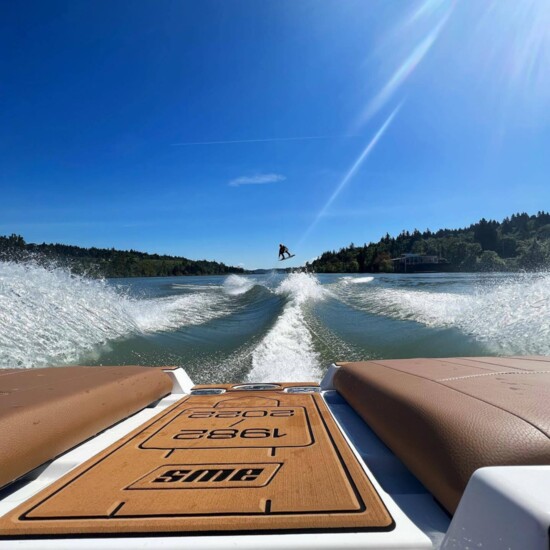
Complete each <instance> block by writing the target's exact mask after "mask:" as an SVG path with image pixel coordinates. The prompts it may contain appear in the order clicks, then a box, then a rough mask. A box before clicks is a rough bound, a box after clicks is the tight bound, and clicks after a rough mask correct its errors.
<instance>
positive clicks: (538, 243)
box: [306, 212, 550, 273]
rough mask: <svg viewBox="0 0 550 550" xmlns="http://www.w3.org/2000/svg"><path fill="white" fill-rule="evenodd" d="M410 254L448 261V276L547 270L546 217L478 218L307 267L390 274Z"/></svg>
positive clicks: (549, 230) (549, 240) (330, 255)
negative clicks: (464, 224) (400, 258)
mask: <svg viewBox="0 0 550 550" xmlns="http://www.w3.org/2000/svg"><path fill="white" fill-rule="evenodd" d="M407 252H412V253H418V254H430V255H436V256H439V257H442V258H445V259H447V260H448V261H449V262H450V265H449V269H448V270H450V271H520V270H525V271H538V270H543V269H547V268H548V267H550V214H549V213H547V212H539V213H538V214H537V215H536V216H529V215H528V214H525V213H522V214H514V215H513V216H511V217H509V218H506V219H504V220H503V221H502V222H497V221H494V220H486V219H482V220H480V221H479V222H478V223H475V224H472V225H470V227H466V228H464V229H440V230H439V231H435V232H432V231H430V230H429V229H427V230H426V231H424V232H420V231H418V230H417V229H415V230H414V231H413V232H412V233H410V232H409V231H402V232H401V233H400V234H399V235H398V236H397V237H391V236H390V235H388V234H386V236H385V237H383V238H382V239H380V240H379V241H378V242H377V243H369V244H364V245H363V246H355V245H354V244H353V243H352V244H350V245H349V246H348V247H346V248H342V249H341V250H339V251H337V252H336V251H332V252H325V253H324V254H322V255H321V256H320V257H319V258H317V259H316V260H315V261H313V262H311V263H308V264H306V267H307V268H308V269H309V270H310V271H314V272H317V273H376V272H391V271H393V263H392V262H391V259H392V258H396V257H398V256H400V255H401V254H404V253H407Z"/></svg>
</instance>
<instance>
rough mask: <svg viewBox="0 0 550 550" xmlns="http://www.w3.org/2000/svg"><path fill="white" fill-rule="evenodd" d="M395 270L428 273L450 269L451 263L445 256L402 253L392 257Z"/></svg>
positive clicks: (398, 271) (397, 271)
mask: <svg viewBox="0 0 550 550" xmlns="http://www.w3.org/2000/svg"><path fill="white" fill-rule="evenodd" d="M392 264H393V270H394V272H396V273H428V272H438V271H449V268H450V267H451V264H450V263H449V261H448V260H446V259H445V258H441V257H440V256H432V255H427V254H413V253H407V254H401V256H399V258H392Z"/></svg>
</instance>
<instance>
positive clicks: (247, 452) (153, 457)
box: [0, 384, 394, 539]
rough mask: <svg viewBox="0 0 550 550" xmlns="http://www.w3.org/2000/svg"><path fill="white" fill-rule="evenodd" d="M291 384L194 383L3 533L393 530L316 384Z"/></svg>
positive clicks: (12, 519) (25, 509)
mask: <svg viewBox="0 0 550 550" xmlns="http://www.w3.org/2000/svg"><path fill="white" fill-rule="evenodd" d="M296 386H297V385H296V384H280V385H279V384H278V385H273V386H272V387H270V386H269V385H268V386H267V388H269V389H261V388H262V385H256V386H254V385H252V387H251V385H243V386H238V385H237V386H230V385H218V386H215V388H217V389H216V390H214V389H213V388H214V387H213V386H196V387H195V390H194V392H192V394H191V395H188V396H185V397H183V398H182V399H180V400H179V401H177V402H176V403H175V404H174V405H172V406H171V407H169V408H168V409H166V410H164V411H163V412H162V413H160V414H158V415H157V416H156V417H154V418H153V419H152V420H150V421H148V422H146V423H145V424H143V425H142V426H140V427H139V428H137V429H135V430H134V431H133V432H131V433H129V434H128V435H127V436H125V437H123V438H122V439H121V440H119V441H118V442H116V443H115V444H113V445H111V446H110V447H108V448H106V449H105V450H104V451H102V452H100V453H99V454H97V455H96V456H94V457H93V458H91V459H90V460H88V461H86V462H85V463H83V464H82V465H80V466H78V467H77V468H75V469H74V470H72V471H71V472H69V473H68V474H66V475H65V476H64V477H62V478H60V479H59V480H57V481H56V482H54V483H53V484H52V485H50V486H49V487H47V488H46V489H44V490H42V491H41V492H39V493H37V494H36V495H34V496H33V497H31V498H30V499H28V500H27V501H25V502H24V503H23V504H21V505H19V506H18V507H16V508H14V509H13V510H12V511H11V512H9V513H8V514H7V515H5V516H4V517H2V518H0V538H2V539H7V538H8V539H10V538H22V539H30V538H60V537H61V538H76V537H85V538H90V537H112V536H119V537H120V536H122V537H125V536H126V537H127V536H147V535H150V536H161V535H167V536H174V535H199V534H208V535H215V534H226V535H227V534H249V533H250V534H252V533H253V534H259V533H304V532H311V531H315V532H321V531H333V532H334V531H343V532H345V531H353V532H360V531H387V530H391V529H392V528H393V527H394V521H393V519H392V516H391V515H390V513H389V512H388V510H387V509H386V507H385V505H384V503H383V502H382V499H381V498H380V496H379V495H378V493H377V491H376V490H375V488H374V487H373V485H372V483H371V481H370V480H369V478H368V477H367V475H366V473H365V471H364V470H363V468H362V466H361V465H360V463H359V461H358V459H357V458H356V456H355V454H354V452H353V451H352V450H351V449H350V447H349V445H348V443H347V441H346V439H345V438H344V436H343V435H342V433H341V432H340V429H339V428H338V426H337V424H336V423H335V421H334V419H333V417H332V414H331V413H330V411H329V409H328V408H327V405H326V403H325V401H324V400H323V398H322V396H321V395H320V393H318V390H319V388H318V387H315V386H314V385H311V386H309V387H306V388H298V387H296ZM255 388H257V389H255ZM245 390H248V391H245ZM213 391H217V392H222V391H223V393H212V392H213Z"/></svg>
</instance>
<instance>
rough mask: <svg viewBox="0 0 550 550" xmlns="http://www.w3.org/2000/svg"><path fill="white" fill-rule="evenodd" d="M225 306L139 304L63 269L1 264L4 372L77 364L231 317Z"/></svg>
mask: <svg viewBox="0 0 550 550" xmlns="http://www.w3.org/2000/svg"><path fill="white" fill-rule="evenodd" d="M219 302H220V297H218V296H215V295H210V294H202V293H197V294H192V295H187V296H178V297H175V298H174V297H172V298H160V299H156V300H137V299H133V298H130V297H128V296H126V295H124V294H122V293H121V292H120V291H117V290H116V289H115V288H113V287H111V286H109V285H108V284H107V283H106V282H105V281H103V280H96V279H89V278H86V277H81V276H78V275H73V274H71V273H70V272H69V271H68V270H66V269H62V268H59V267H43V266H40V265H38V264H36V263H26V264H16V263H11V262H0V368H2V367H34V366H43V365H49V364H59V363H67V362H72V361H77V360H78V358H79V357H80V356H81V355H82V353H83V352H86V351H89V350H91V349H93V348H94V346H97V345H99V344H103V343H106V342H109V341H111V340H115V339H118V338H121V337H125V336H129V335H132V334H139V333H146V332H158V331H163V330H170V329H173V328H176V327H179V326H183V325H193V324H200V323H204V322H206V321H208V320H210V319H212V318H213V317H216V316H220V315H223V314H225V313H226V312H225V311H224V310H223V308H220V307H216V306H219Z"/></svg>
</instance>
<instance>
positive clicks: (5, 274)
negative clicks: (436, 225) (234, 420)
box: [0, 262, 550, 383]
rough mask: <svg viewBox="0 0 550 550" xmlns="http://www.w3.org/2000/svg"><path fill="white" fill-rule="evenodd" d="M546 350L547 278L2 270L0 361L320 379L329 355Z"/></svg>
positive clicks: (212, 377) (215, 378)
mask: <svg viewBox="0 0 550 550" xmlns="http://www.w3.org/2000/svg"><path fill="white" fill-rule="evenodd" d="M534 354H541V355H550V274H547V273H546V274H523V275H517V274H515V275H510V274H485V275H479V274H448V273H447V274H422V275H413V274H408V275H396V274H395V275H394V274H391V275H382V274H381V275H372V276H367V275H357V276H350V275H311V274H305V273H294V274H289V275H278V274H268V275H261V276H236V275H230V276H228V277H221V276H220V277H169V278H143V279H116V280H108V281H98V280H94V279H87V278H85V277H78V276H73V275H71V274H70V273H69V272H68V271H66V270H64V269H61V268H55V267H52V268H48V269H46V268H44V267H40V266H38V265H35V264H27V265H22V264H13V263H6V262H0V367H3V368H6V367H26V368H32V367H40V366H45V365H62V364H82V365H85V364H89V365H180V366H183V367H184V368H185V369H186V370H187V371H188V373H189V374H190V376H191V377H192V379H193V380H194V381H195V382H196V383H210V382H220V383H221V382H236V381H244V380H250V381H267V380H289V381H292V380H293V381H296V380H319V379H320V378H321V376H322V374H323V372H324V371H325V370H326V368H327V367H328V366H329V365H330V363H332V362H334V361H343V360H348V361H353V360H360V359H374V358H405V357H446V356H447V357H448V356H476V355H478V356H479V355H534Z"/></svg>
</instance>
